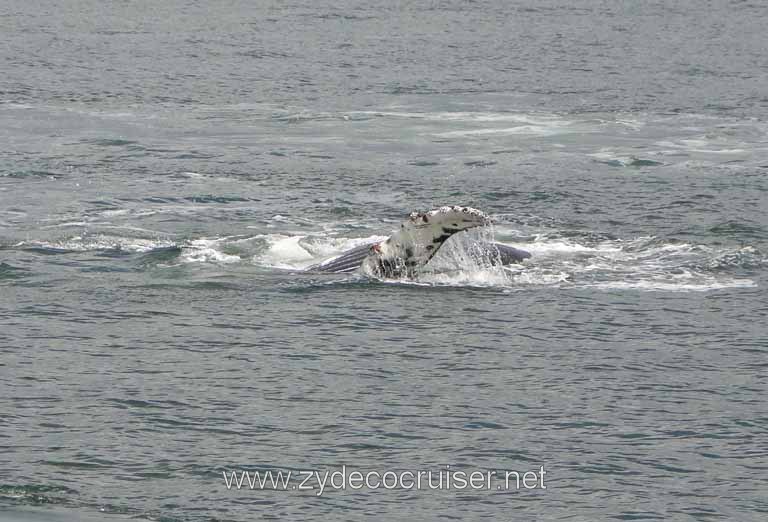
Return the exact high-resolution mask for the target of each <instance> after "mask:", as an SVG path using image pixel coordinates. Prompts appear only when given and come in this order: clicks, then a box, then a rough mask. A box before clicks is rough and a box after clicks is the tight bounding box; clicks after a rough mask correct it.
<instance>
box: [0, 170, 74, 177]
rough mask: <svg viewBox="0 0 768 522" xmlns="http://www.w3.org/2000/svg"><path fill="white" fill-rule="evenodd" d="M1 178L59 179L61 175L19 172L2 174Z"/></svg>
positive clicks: (44, 171) (49, 172) (57, 173)
mask: <svg viewBox="0 0 768 522" xmlns="http://www.w3.org/2000/svg"><path fill="white" fill-rule="evenodd" d="M0 177H6V178H48V179H51V178H58V177H61V173H59V172H53V171H50V170H34V169H32V170H17V171H11V172H8V173H0Z"/></svg>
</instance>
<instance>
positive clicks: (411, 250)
mask: <svg viewBox="0 0 768 522" xmlns="http://www.w3.org/2000/svg"><path fill="white" fill-rule="evenodd" d="M489 222H490V219H489V218H488V216H487V215H486V214H485V213H483V212H481V211H480V210H477V209H474V208H471V207H459V206H452V207H440V208H436V209H434V210H430V211H428V212H412V213H411V215H410V216H408V219H406V220H405V221H403V223H402V224H401V225H400V229H399V230H398V231H397V232H395V233H394V234H393V235H392V236H390V237H389V238H388V239H386V240H384V241H382V242H381V243H378V244H375V245H373V246H371V250H370V253H369V255H368V257H366V258H365V259H364V260H363V263H362V268H363V272H364V273H366V274H368V275H372V276H374V277H402V276H407V277H410V276H412V275H413V273H414V272H415V271H416V270H417V269H419V268H420V267H422V266H424V265H425V264H427V262H428V261H429V260H430V259H432V256H434V255H435V253H437V251H438V250H439V249H440V247H441V246H443V243H445V240H446V239H448V238H449V237H451V236H452V235H453V234H455V233H456V232H461V231H462V230H467V229H469V228H474V227H479V226H482V225H486V224H488V223H489Z"/></svg>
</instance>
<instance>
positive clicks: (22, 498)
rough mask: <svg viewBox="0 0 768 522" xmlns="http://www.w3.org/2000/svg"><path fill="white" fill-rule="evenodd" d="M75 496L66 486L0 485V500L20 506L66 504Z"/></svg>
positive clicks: (75, 491) (73, 491)
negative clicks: (17, 503)
mask: <svg viewBox="0 0 768 522" xmlns="http://www.w3.org/2000/svg"><path fill="white" fill-rule="evenodd" d="M77 494H78V492H77V490H74V489H72V488H68V487H66V486H47V485H40V484H36V485H32V484H29V485H15V484H0V499H5V500H12V501H15V502H19V503H22V504H32V505H40V504H66V503H68V502H70V501H71V500H72V499H73V497H74V496H75V495H77Z"/></svg>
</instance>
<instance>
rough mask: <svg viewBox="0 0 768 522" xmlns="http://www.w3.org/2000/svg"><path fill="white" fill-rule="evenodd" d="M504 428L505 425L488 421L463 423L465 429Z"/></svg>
mask: <svg viewBox="0 0 768 522" xmlns="http://www.w3.org/2000/svg"><path fill="white" fill-rule="evenodd" d="M506 428H507V427H506V426H502V425H501V424H496V423H495V422H490V421H473V422H468V423H466V424H464V429H467V430H502V429H506Z"/></svg>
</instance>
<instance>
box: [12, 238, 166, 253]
mask: <svg viewBox="0 0 768 522" xmlns="http://www.w3.org/2000/svg"><path fill="white" fill-rule="evenodd" d="M175 244H176V243H175V242H173V241H171V240H164V239H141V238H132V237H120V236H108V235H101V234H97V235H90V236H73V237H70V238H67V239H62V240H58V241H29V242H27V241H24V242H21V243H19V245H17V246H30V247H36V248H52V249H61V250H71V251H74V252H89V251H94V250H123V251H126V252H149V251H150V250H154V249H156V248H168V247H172V246H175Z"/></svg>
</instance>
